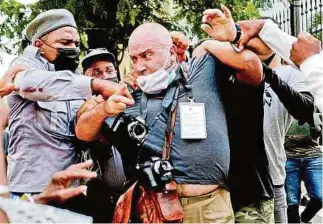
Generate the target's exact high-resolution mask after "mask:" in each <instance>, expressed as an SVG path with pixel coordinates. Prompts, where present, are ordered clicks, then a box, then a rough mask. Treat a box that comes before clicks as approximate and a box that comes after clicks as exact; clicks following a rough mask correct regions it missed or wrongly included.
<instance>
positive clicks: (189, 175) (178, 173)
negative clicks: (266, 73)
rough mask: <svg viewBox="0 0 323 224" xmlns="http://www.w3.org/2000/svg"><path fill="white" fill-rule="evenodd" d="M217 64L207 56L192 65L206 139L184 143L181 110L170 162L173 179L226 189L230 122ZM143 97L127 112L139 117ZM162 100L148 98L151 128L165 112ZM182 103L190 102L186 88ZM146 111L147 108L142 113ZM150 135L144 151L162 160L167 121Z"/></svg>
mask: <svg viewBox="0 0 323 224" xmlns="http://www.w3.org/2000/svg"><path fill="white" fill-rule="evenodd" d="M217 63H218V62H217V61H216V60H215V59H214V58H213V57H212V56H211V55H210V54H206V55H205V56H203V57H201V58H193V59H192V60H191V61H190V62H189V71H188V75H189V78H188V83H189V84H190V85H191V86H192V90H193V96H194V98H195V102H196V103H204V105H205V115H206V128H207V138H206V139H202V140H184V139H181V130H180V109H179V111H178V112H177V117H176V123H175V131H174V136H173V144H172V149H171V157H170V161H171V163H172V164H173V166H174V169H175V170H174V172H173V174H174V178H175V180H176V182H178V183H185V184H202V185H208V184H219V185H221V186H222V187H225V188H227V178H228V170H229V162H230V151H229V138H228V130H227V120H226V115H225V111H224V107H223V101H222V95H221V93H220V90H219V86H218V85H219V77H221V76H223V75H225V74H224V72H223V71H218V70H217ZM140 96H141V94H139V95H137V96H135V100H136V104H135V106H134V107H131V108H129V109H128V110H127V111H126V112H127V113H130V114H132V115H135V116H137V115H140V102H141V97H140ZM163 99H164V98H163V97H160V96H159V97H154V96H148V101H147V104H146V105H147V119H146V122H147V123H148V124H152V123H153V122H154V120H155V117H156V116H157V114H158V113H159V112H160V111H161V110H162V103H163ZM179 102H188V100H187V95H186V94H185V92H184V90H183V88H181V90H180V93H179ZM142 110H143V111H145V108H143V109H142ZM156 125H157V126H156V128H153V129H152V130H151V132H150V133H149V135H148V137H147V140H146V141H145V144H144V149H143V150H142V152H143V153H145V156H147V155H155V156H156V155H158V156H161V153H162V149H163V145H164V136H165V129H166V126H167V125H166V121H165V119H159V121H158V123H157V124H156Z"/></svg>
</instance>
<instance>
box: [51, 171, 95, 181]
mask: <svg viewBox="0 0 323 224" xmlns="http://www.w3.org/2000/svg"><path fill="white" fill-rule="evenodd" d="M96 177H97V173H96V172H91V171H88V170H86V169H67V170H63V171H60V172H58V173H57V175H56V176H55V180H56V181H57V180H64V181H69V180H73V179H88V178H90V179H92V178H96Z"/></svg>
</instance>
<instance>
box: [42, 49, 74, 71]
mask: <svg viewBox="0 0 323 224" xmlns="http://www.w3.org/2000/svg"><path fill="white" fill-rule="evenodd" d="M45 44H46V43H45ZM46 45H47V46H49V45H48V44H46ZM49 47H51V48H53V49H56V51H57V56H56V59H55V60H54V61H53V62H52V63H53V64H54V65H55V70H56V71H62V70H69V71H72V72H75V70H76V68H77V66H78V65H79V62H80V60H79V56H80V49H79V48H54V47H52V46H49Z"/></svg>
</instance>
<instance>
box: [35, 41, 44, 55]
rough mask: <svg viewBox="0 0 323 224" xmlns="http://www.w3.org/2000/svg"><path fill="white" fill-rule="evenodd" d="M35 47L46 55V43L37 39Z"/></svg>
mask: <svg viewBox="0 0 323 224" xmlns="http://www.w3.org/2000/svg"><path fill="white" fill-rule="evenodd" d="M34 46H35V47H37V48H39V49H40V53H42V54H43V53H44V50H43V46H44V42H43V41H42V40H40V39H36V40H35V41H34Z"/></svg>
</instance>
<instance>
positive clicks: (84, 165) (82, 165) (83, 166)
mask: <svg viewBox="0 0 323 224" xmlns="http://www.w3.org/2000/svg"><path fill="white" fill-rule="evenodd" d="M92 165H93V161H92V159H90V160H87V161H85V162H83V163H78V164H74V165H71V166H70V167H68V168H67V169H87V168H90V167H91V166H92Z"/></svg>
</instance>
